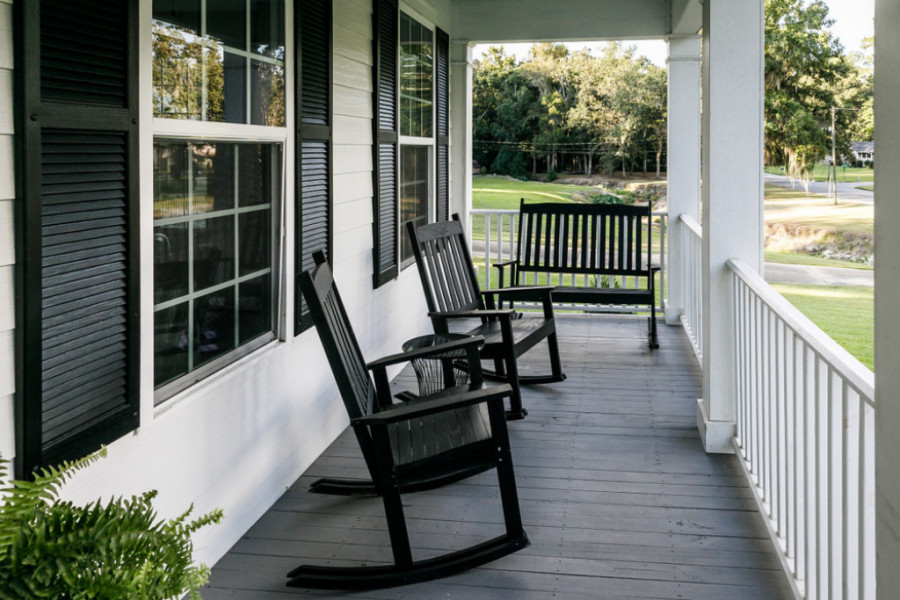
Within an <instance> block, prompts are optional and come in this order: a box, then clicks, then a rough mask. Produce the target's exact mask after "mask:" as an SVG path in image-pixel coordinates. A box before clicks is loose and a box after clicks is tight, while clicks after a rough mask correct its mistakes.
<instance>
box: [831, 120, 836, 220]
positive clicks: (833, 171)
mask: <svg viewBox="0 0 900 600" xmlns="http://www.w3.org/2000/svg"><path fill="white" fill-rule="evenodd" d="M837 111H838V108H837V106H832V107H831V179H832V182H833V184H834V188H832V189H833V190H834V205H835V206H837V154H836V152H835V143H834V138H835V135H834V134H835V121H836V119H835V117H836V116H837Z"/></svg>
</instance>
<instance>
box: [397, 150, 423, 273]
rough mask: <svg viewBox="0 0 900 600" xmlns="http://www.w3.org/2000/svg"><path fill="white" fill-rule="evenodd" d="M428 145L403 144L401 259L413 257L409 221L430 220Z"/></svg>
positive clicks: (401, 168) (421, 222) (420, 222)
mask: <svg viewBox="0 0 900 600" xmlns="http://www.w3.org/2000/svg"><path fill="white" fill-rule="evenodd" d="M429 173H430V169H429V168H428V147H427V146H403V147H401V148H400V260H401V261H405V260H407V259H409V258H412V256H413V254H412V247H411V246H410V242H409V238H408V236H407V234H406V223H408V222H410V221H411V222H413V223H414V224H415V225H416V226H419V225H424V224H425V223H427V222H428V180H429V177H428V175H429Z"/></svg>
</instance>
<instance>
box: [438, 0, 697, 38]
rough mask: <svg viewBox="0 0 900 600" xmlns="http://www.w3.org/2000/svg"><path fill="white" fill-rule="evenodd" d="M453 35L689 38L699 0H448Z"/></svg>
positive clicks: (695, 20) (694, 22)
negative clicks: (451, 4) (449, 0)
mask: <svg viewBox="0 0 900 600" xmlns="http://www.w3.org/2000/svg"><path fill="white" fill-rule="evenodd" d="M453 13H454V21H453V37H454V38H455V39H458V40H467V41H469V42H474V43H488V42H490V43H495V42H496V43H513V42H563V41H592V40H615V39H653V38H663V37H666V36H669V35H693V34H696V33H697V31H699V29H700V26H701V17H702V15H701V11H700V0H553V1H548V0H453Z"/></svg>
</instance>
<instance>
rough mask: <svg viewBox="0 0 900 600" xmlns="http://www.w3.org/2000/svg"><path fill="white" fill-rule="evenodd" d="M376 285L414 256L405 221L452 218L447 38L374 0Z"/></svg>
mask: <svg viewBox="0 0 900 600" xmlns="http://www.w3.org/2000/svg"><path fill="white" fill-rule="evenodd" d="M373 30H374V32H375V38H376V40H375V47H376V56H375V73H376V75H377V77H376V85H375V91H374V102H375V119H374V129H375V132H374V133H375V138H376V143H375V144H374V154H375V182H376V188H375V201H374V211H375V219H376V223H375V248H374V262H375V274H374V283H375V286H376V287H378V286H380V285H383V284H385V283H386V282H388V281H390V280H391V279H393V278H395V277H396V276H397V274H398V272H399V269H400V267H401V266H405V265H407V264H409V263H410V262H411V261H412V257H413V254H412V248H411V247H410V245H409V240H408V239H407V234H406V224H407V223H410V222H411V223H414V224H417V225H418V224H422V223H427V222H428V221H429V220H430V219H435V218H437V219H447V218H448V216H449V215H448V206H449V197H448V177H449V127H448V125H449V119H448V116H449V111H448V106H449V72H450V71H449V38H448V36H447V34H446V33H444V32H442V31H441V30H440V29H436V28H431V27H429V26H428V25H425V24H423V23H422V22H421V21H420V20H418V19H417V18H416V17H414V16H413V15H411V14H408V13H406V12H403V11H400V10H399V7H398V6H397V2H396V0H376V2H375V11H374V22H373Z"/></svg>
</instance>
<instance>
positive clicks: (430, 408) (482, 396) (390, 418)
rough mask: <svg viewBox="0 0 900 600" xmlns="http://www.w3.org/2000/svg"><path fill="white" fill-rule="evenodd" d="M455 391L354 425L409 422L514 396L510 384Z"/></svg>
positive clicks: (403, 405)
mask: <svg viewBox="0 0 900 600" xmlns="http://www.w3.org/2000/svg"><path fill="white" fill-rule="evenodd" d="M452 392H453V390H452V388H451V390H442V391H441V392H438V393H437V394H434V398H433V399H429V398H428V397H426V398H423V399H422V400H421V401H420V402H416V403H410V404H396V405H394V406H393V407H391V408H388V409H387V410H383V411H381V412H377V413H374V414H371V415H365V416H362V417H358V418H355V419H352V420H351V421H352V423H353V424H354V425H357V424H359V425H366V426H376V427H377V426H381V427H384V426H385V425H390V424H391V423H399V422H401V421H409V420H410V419H416V418H419V417H425V416H428V415H433V414H436V413H440V412H445V411H448V410H455V409H457V408H463V407H466V406H472V405H475V404H481V403H482V402H490V401H502V400H503V398H505V397H507V396H509V395H511V394H512V388H511V387H510V386H509V384H508V383H504V384H502V385H496V386H491V387H477V386H476V387H475V388H474V389H470V391H468V392H463V393H452Z"/></svg>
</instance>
